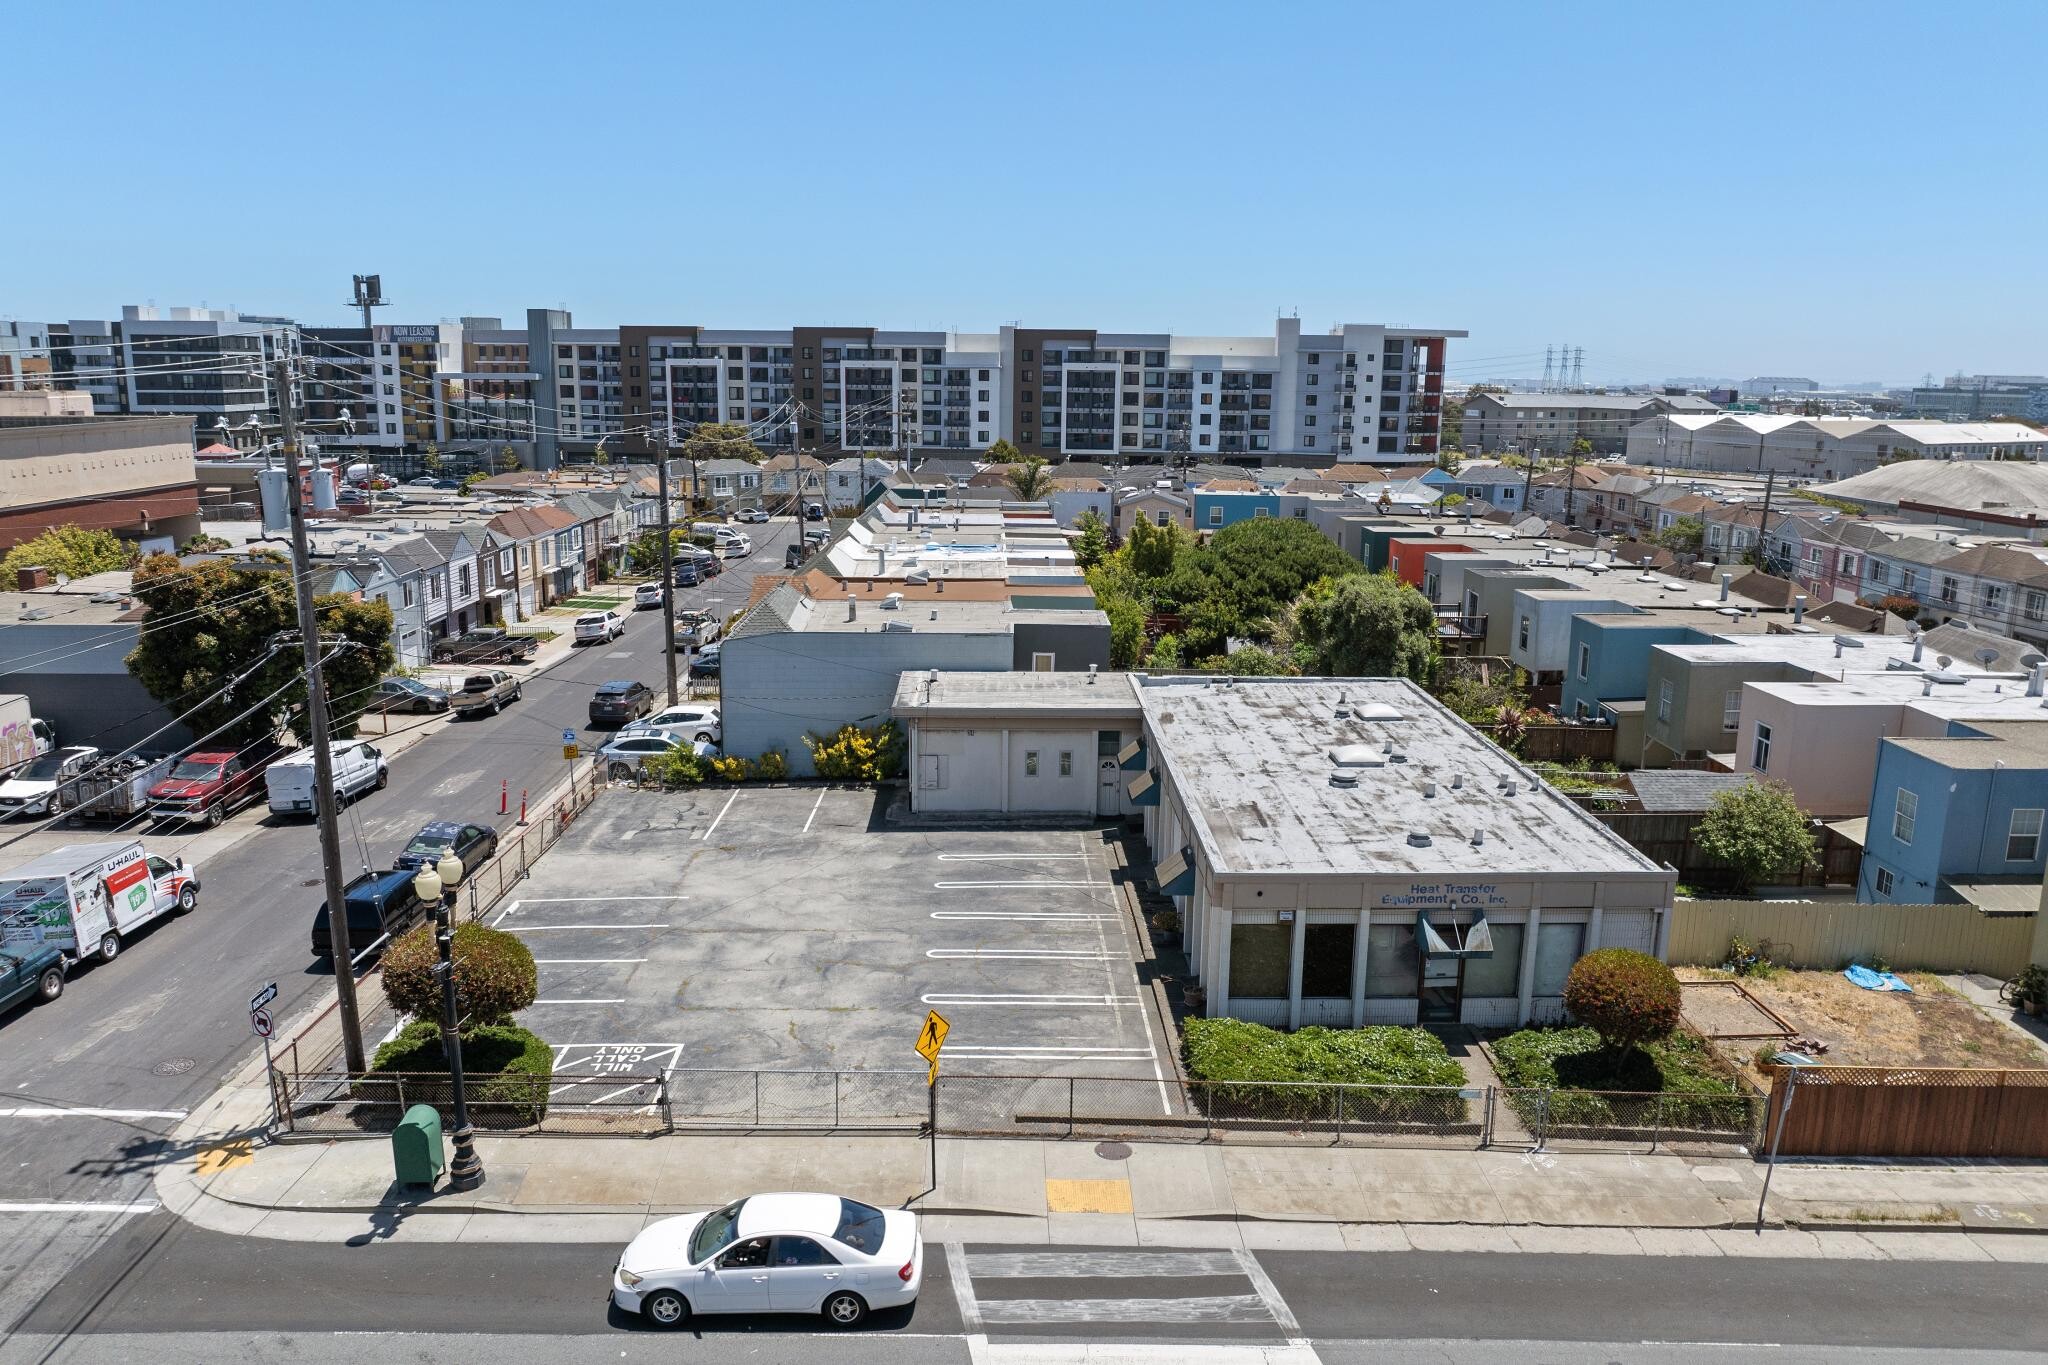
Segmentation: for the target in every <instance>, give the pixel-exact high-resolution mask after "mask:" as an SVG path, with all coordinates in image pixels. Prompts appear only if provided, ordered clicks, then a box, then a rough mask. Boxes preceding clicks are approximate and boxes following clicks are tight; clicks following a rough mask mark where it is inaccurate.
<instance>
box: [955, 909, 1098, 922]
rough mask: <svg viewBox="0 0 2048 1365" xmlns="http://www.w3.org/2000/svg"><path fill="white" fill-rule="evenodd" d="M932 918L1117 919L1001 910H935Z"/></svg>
mask: <svg viewBox="0 0 2048 1365" xmlns="http://www.w3.org/2000/svg"><path fill="white" fill-rule="evenodd" d="M932 918H933V919H969V920H976V919H986V920H1001V919H1014V920H1061V921H1081V922H1085V921H1088V920H1105V919H1115V918H1116V916H1115V915H1090V914H1083V913H1080V912H1076V913H1074V914H1065V913H1062V912H1060V911H1056V910H1048V911H1043V912H1040V913H1037V914H1018V915H1006V914H1004V913H1002V912H1001V911H999V910H934V911H932Z"/></svg>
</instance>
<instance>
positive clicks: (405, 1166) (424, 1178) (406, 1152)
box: [391, 1104, 445, 1185]
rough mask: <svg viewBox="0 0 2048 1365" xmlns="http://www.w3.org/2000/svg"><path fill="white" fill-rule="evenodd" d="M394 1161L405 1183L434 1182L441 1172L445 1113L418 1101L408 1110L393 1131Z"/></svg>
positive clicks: (400, 1182)
mask: <svg viewBox="0 0 2048 1365" xmlns="http://www.w3.org/2000/svg"><path fill="white" fill-rule="evenodd" d="M391 1164H392V1166H393V1167H394V1168H396V1170H397V1172H398V1183H399V1184H401V1185H431V1184H433V1183H434V1179H435V1177H436V1176H438V1175H440V1174H441V1168H442V1166H443V1165H444V1164H445V1162H444V1161H443V1159H442V1155H441V1115H440V1113H439V1112H438V1111H437V1110H436V1109H435V1108H434V1106H433V1105H431V1104H416V1105H414V1106H413V1107H412V1108H410V1109H408V1110H406V1111H405V1117H404V1118H402V1119H400V1120H399V1121H398V1128H397V1130H396V1131H394V1132H393V1133H392V1134H391Z"/></svg>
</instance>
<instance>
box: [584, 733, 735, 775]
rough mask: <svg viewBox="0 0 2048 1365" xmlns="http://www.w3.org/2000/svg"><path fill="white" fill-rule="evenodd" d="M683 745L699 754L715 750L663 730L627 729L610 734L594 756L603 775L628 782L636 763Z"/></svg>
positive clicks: (705, 744) (638, 763)
mask: <svg viewBox="0 0 2048 1365" xmlns="http://www.w3.org/2000/svg"><path fill="white" fill-rule="evenodd" d="M686 746H687V747H688V748H689V749H690V750H691V751H692V752H693V753H695V754H696V755H697V757H699V758H710V757H712V756H713V754H714V753H715V751H714V750H713V749H712V747H711V745H710V744H708V743H698V742H695V741H692V740H690V739H688V738H686V737H684V736H682V735H676V734H670V733H669V732H668V731H666V730H639V729H628V730H621V731H619V733H618V734H616V735H614V736H612V739H611V742H610V743H608V744H606V745H605V746H604V747H603V748H601V749H599V750H598V751H597V756H598V757H599V758H600V759H602V760H603V761H604V771H605V776H607V777H609V778H611V779H612V780H613V781H614V782H630V781H632V780H633V776H634V774H636V773H638V772H639V771H640V765H641V764H643V763H645V762H646V761H647V760H648V759H650V758H653V757H655V756H656V755H658V754H666V753H670V752H673V751H674V750H677V749H681V748H684V747H686Z"/></svg>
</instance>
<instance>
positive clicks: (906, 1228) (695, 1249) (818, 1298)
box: [612, 1194, 924, 1327]
mask: <svg viewBox="0 0 2048 1365" xmlns="http://www.w3.org/2000/svg"><path fill="white" fill-rule="evenodd" d="M923 1280H924V1238H923V1237H922V1236H921V1235H919V1233H918V1229H917V1215H916V1214H914V1213H912V1212H910V1211H909V1210H907V1209H877V1208H872V1207H870V1206H869V1205H866V1204H863V1203H861V1202H860V1201H858V1200H855V1199H842V1198H840V1197H839V1196H838V1195H832V1194H755V1195H749V1196H747V1197H746V1198H745V1199H739V1200H735V1201H734V1202H733V1203H730V1204H727V1205H726V1206H725V1207H724V1208H722V1209H713V1210H712V1211H711V1212H709V1213H699V1214H691V1215H689V1216H686V1217H682V1218H664V1219H662V1220H661V1221H660V1222H658V1223H650V1224H648V1225H647V1227H646V1228H644V1229H642V1230H641V1233H640V1235H639V1236H638V1237H635V1238H634V1239H633V1240H632V1241H631V1242H630V1243H628V1244H627V1246H626V1250H625V1252H624V1254H622V1255H621V1256H620V1257H619V1264H618V1268H617V1269H616V1270H614V1271H613V1272H612V1302H613V1303H615V1304H617V1305H618V1306H619V1307H620V1308H622V1309H624V1310H625V1311H626V1312H628V1313H639V1314H641V1315H642V1316H644V1317H645V1318H646V1319H647V1320H648V1321H649V1322H651V1323H653V1324H654V1325H655V1326H657V1327H675V1326H678V1325H680V1324H681V1323H683V1322H684V1321H686V1320H687V1319H688V1318H689V1316H690V1315H691V1314H692V1313H823V1314H824V1315H825V1318H826V1320H827V1321H828V1322H831V1323H832V1324H833V1325H835V1326H838V1327H851V1326H853V1325H854V1324H855V1323H857V1322H859V1321H860V1320H861V1319H862V1318H864V1317H866V1316H867V1315H868V1314H869V1313H870V1312H874V1311H876V1310H879V1309H884V1308H901V1307H903V1306H905V1305H906V1304H910V1303H913V1302H915V1301H916V1299H917V1291H918V1286H919V1285H920V1284H921V1283H922V1282H923Z"/></svg>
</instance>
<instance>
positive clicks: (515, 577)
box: [490, 504, 583, 620]
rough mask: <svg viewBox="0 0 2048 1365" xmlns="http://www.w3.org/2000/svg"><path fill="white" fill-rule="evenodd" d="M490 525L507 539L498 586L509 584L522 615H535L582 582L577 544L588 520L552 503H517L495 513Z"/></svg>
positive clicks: (501, 558) (501, 553)
mask: <svg viewBox="0 0 2048 1365" xmlns="http://www.w3.org/2000/svg"><path fill="white" fill-rule="evenodd" d="M490 527H491V530H492V532H493V533H494V534H495V535H496V536H498V537H499V538H500V540H501V541H502V542H503V545H502V547H501V549H500V551H499V572H498V586H499V589H500V590H501V591H503V590H505V589H506V588H507V587H508V585H509V586H510V587H511V588H512V590H513V593H512V598H511V600H513V601H516V602H517V604H518V612H517V615H518V617H519V619H522V620H530V619H531V618H532V617H534V616H536V615H538V614H539V613H540V612H542V611H544V610H546V608H547V607H548V606H549V605H550V604H551V603H553V602H555V601H556V600H557V599H559V598H562V597H566V596H569V595H570V594H572V593H574V592H576V591H577V590H578V589H579V588H581V587H582V586H583V583H582V568H583V565H582V563H581V559H580V546H579V545H578V544H577V542H578V541H580V539H581V537H582V534H583V526H582V523H581V522H579V521H578V520H577V519H576V517H575V516H574V515H573V514H571V513H569V512H567V511H565V510H563V509H562V508H559V507H555V506H553V505H551V504H550V505H543V506H539V507H517V508H513V509H512V510H510V511H506V512H500V513H499V514H498V515H497V516H495V517H492V518H491V520H490ZM507 549H509V550H510V551H511V553H512V566H513V567H512V571H511V574H510V575H509V576H508V575H507V574H506V572H505V568H504V554H505V551H506V550H507ZM508 578H509V584H508Z"/></svg>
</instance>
